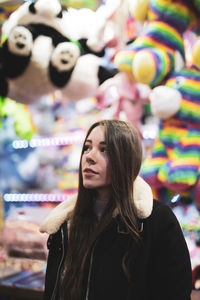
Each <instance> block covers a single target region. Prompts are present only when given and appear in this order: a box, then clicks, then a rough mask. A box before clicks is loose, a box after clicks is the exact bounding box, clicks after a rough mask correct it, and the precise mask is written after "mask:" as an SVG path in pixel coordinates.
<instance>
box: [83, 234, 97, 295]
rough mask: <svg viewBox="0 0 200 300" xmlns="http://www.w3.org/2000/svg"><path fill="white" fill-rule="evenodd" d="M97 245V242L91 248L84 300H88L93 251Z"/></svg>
mask: <svg viewBox="0 0 200 300" xmlns="http://www.w3.org/2000/svg"><path fill="white" fill-rule="evenodd" d="M96 244H97V240H96V242H95V244H94V246H93V248H92V252H91V256H90V267H89V272H88V280H87V290H86V297H85V300H88V299H89V291H90V280H91V273H92V264H93V258H94V250H95V247H96Z"/></svg>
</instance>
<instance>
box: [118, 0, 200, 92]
mask: <svg viewBox="0 0 200 300" xmlns="http://www.w3.org/2000/svg"><path fill="white" fill-rule="evenodd" d="M129 10H130V13H131V14H132V15H133V17H134V18H135V20H139V21H140V22H143V23H144V25H143V32H142V33H141V34H140V35H139V36H138V37H137V38H136V39H135V40H134V41H133V42H132V43H130V44H129V45H128V47H127V48H126V49H124V50H122V51H119V52H118V53H117V54H116V56H115V59H114V62H115V63H116V65H117V67H118V69H119V70H120V71H123V72H125V73H126V74H127V75H128V76H129V77H130V78H131V79H132V80H136V81H138V82H141V83H145V84H149V86H150V87H152V88H153V87H155V86H157V85H159V84H160V83H162V81H163V80H164V79H165V78H167V76H168V75H170V74H171V73H172V72H173V71H177V70H180V69H181V68H182V67H183V66H184V63H185V51H184V41H183V33H184V32H185V31H186V30H187V29H188V28H195V26H197V22H198V14H199V11H200V7H199V2H198V1H187V0H180V1H178V0H177V1H172V0H130V1H129ZM196 51H197V53H200V46H198V47H197V50H196Z"/></svg>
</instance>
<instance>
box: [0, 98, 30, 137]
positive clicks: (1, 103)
mask: <svg viewBox="0 0 200 300" xmlns="http://www.w3.org/2000/svg"><path fill="white" fill-rule="evenodd" d="M8 118H11V119H12V123H13V127H14V132H15V134H16V135H17V136H18V137H19V138H21V139H26V140H28V141H29V140H30V139H31V138H32V137H33V135H34V134H35V132H36V128H35V126H34V124H33V121H32V116H31V113H30V111H29V109H28V107H27V106H26V105H24V104H21V103H17V102H16V101H13V100H11V99H9V98H2V97H0V128H2V127H3V126H2V124H3V123H4V122H5V120H6V119H8Z"/></svg>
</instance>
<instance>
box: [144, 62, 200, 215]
mask: <svg viewBox="0 0 200 300" xmlns="http://www.w3.org/2000/svg"><path fill="white" fill-rule="evenodd" d="M194 61H195V60H194ZM194 61H192V63H191V64H186V65H185V66H184V67H183V68H182V69H181V70H179V71H174V72H173V73H172V74H171V75H170V76H169V77H168V78H167V80H166V82H165V84H164V85H160V86H157V87H155V88H153V89H152V91H151V93H150V105H151V111H152V114H153V115H154V116H155V117H156V118H157V119H158V120H159V127H158V135H157V138H156V140H155V143H154V145H153V149H152V152H151V154H150V155H149V156H148V157H146V158H145V159H144V161H143V163H142V168H141V174H142V176H143V178H144V179H145V180H146V181H147V182H149V184H150V185H151V186H152V188H153V189H154V190H155V194H157V195H159V197H160V199H161V200H163V199H164V201H168V202H169V199H170V198H171V196H172V195H175V194H180V196H181V197H182V198H183V199H184V198H185V199H187V201H193V199H194V200H195V204H196V205H197V207H198V209H200V88H199V86H200V69H199V68H198V67H197V65H196V64H195V63H194Z"/></svg>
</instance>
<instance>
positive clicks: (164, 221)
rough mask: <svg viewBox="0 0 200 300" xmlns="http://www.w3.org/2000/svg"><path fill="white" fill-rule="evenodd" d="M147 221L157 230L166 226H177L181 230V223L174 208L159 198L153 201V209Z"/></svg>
mask: <svg viewBox="0 0 200 300" xmlns="http://www.w3.org/2000/svg"><path fill="white" fill-rule="evenodd" d="M146 221H147V223H149V224H151V225H152V226H153V227H154V228H155V230H156V231H159V230H164V229H166V228H176V230H178V231H181V227H180V223H179V221H178V219H177V218H176V216H175V214H174V213H173V211H172V208H171V207H170V206H169V205H167V204H165V203H163V202H160V201H158V200H154V201H153V209H152V213H151V215H150V216H149V218H147V219H146Z"/></svg>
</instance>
